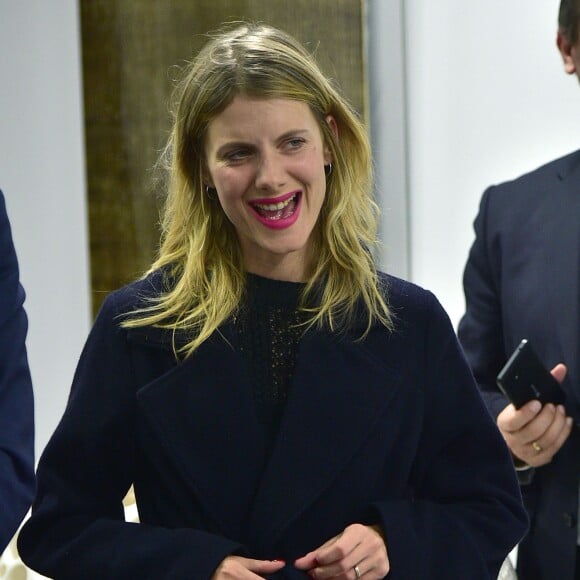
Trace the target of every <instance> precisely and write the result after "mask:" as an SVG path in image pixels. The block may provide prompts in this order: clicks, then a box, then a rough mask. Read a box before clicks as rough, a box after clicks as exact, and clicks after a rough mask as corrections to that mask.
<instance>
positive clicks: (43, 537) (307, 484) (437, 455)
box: [19, 275, 527, 580]
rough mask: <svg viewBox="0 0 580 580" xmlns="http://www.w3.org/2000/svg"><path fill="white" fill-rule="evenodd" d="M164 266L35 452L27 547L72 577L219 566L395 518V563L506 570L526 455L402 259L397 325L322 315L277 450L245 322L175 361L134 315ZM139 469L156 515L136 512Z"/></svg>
mask: <svg viewBox="0 0 580 580" xmlns="http://www.w3.org/2000/svg"><path fill="white" fill-rule="evenodd" d="M159 278H160V276H159V275H153V276H151V277H149V278H148V279H145V280H143V281H140V282H137V283H134V284H132V285H130V286H128V287H125V288H124V289H121V290H120V291H117V292H114V293H112V294H111V295H109V297H108V298H107V300H106V301H105V303H104V305H103V307H102V309H101V312H100V314H99V315H98V317H97V320H96V322H95V324H94V328H93V330H92V332H91V334H90V337H89V339H88V342H87V344H86V347H85V349H84V351H83V354H82V357H81V360H80V363H79V365H78V370H77V372H76V376H75V378H74V384H73V387H72V392H71V396H70V400H69V403H68V406H67V409H66V411H65V413H64V416H63V418H62V421H61V423H60V425H59V426H58V428H57V430H56V432H55V433H54V435H53V437H52V439H51V441H50V442H49V444H48V446H47V447H46V450H45V452H44V454H43V457H42V458H41V460H40V464H39V468H38V473H37V477H38V495H37V498H36V500H35V504H34V508H33V514H32V517H31V518H30V519H29V520H28V522H27V524H26V525H25V527H24V529H23V531H22V532H21V534H20V539H19V549H20V553H21V556H22V558H23V559H24V561H25V562H26V563H27V564H28V565H30V566H31V567H32V568H35V569H37V570H39V571H40V572H41V573H43V574H45V575H48V576H51V577H55V578H57V579H61V578H63V579H65V578H71V579H72V578H75V579H78V578H95V579H96V578H99V579H102V578H107V579H108V580H113V579H123V580H126V579H127V578H130V579H132V578H135V579H143V578H152V579H153V578H156V579H159V578H175V579H183V578H196V579H197V578H199V579H207V578H211V576H212V574H213V572H214V571H215V569H216V567H217V566H218V565H219V563H220V562H221V561H222V560H223V559H224V558H225V557H226V556H228V555H229V554H234V553H235V554H240V555H245V556H248V557H253V558H263V559H282V560H285V561H287V562H288V564H287V566H286V567H285V568H284V569H283V570H282V571H281V572H279V573H277V574H276V575H272V576H271V577H272V578H288V579H293V578H294V579H298V578H302V579H303V578H306V577H307V574H306V573H305V572H301V571H298V570H296V569H295V568H293V566H292V562H293V561H294V559H295V558H297V557H299V556H302V555H304V554H306V553H307V552H308V551H310V550H312V549H314V548H316V547H318V546H320V545H321V544H322V543H323V542H325V541H326V540H328V539H329V538H331V537H333V536H335V535H336V534H338V533H340V532H341V531H342V530H343V529H344V528H345V527H346V526H347V525H349V524H351V523H354V522H362V523H379V524H381V525H382V526H383V528H384V530H385V535H386V544H387V548H388V553H389V558H390V562H391V570H392V571H391V573H390V574H389V578H391V579H393V580H397V579H399V580H400V579H408V580H418V579H421V580H428V579H435V578H441V579H443V578H444V579H446V580H449V579H455V578H456V579H458V580H465V579H466V578H469V579H470V580H483V579H490V578H495V577H496V576H497V572H498V570H499V567H500V565H501V562H502V560H503V559H504V558H505V556H506V554H507V553H508V552H509V551H510V549H511V548H512V547H513V546H514V544H515V543H516V542H517V541H518V540H519V539H520V537H521V536H522V534H523V533H524V532H525V529H526V522H527V519H526V516H525V512H524V510H523V508H522V506H521V499H520V495H519V490H518V485H517V480H516V478H515V474H514V471H513V467H512V464H511V460H510V457H509V455H508V452H507V450H506V447H505V445H504V443H503V440H502V439H501V438H500V436H499V433H498V430H497V428H496V426H495V425H494V423H493V421H492V420H491V417H490V416H489V413H488V412H487V410H486V409H485V406H484V405H483V402H482V400H481V397H480V395H479V393H478V391H477V388H476V386H475V383H474V381H473V378H472V375H471V372H470V370H469V368H468V366H467V364H466V362H465V359H464V357H463V354H462V351H461V350H460V347H459V346H458V343H457V340H456V338H455V335H454V332H453V329H452V327H451V324H450V322H449V320H448V318H447V316H446V315H445V313H444V312H443V310H442V308H441V306H440V305H439V304H438V302H437V301H436V299H435V298H434V297H433V295H432V294H430V293H428V292H426V291H424V290H421V289H419V288H418V287H416V286H413V285H411V284H408V283H405V282H402V281H400V280H396V279H394V278H388V279H387V280H386V282H387V284H388V287H389V300H390V303H391V307H392V309H393V311H394V313H395V316H396V330H395V331H394V332H388V331H387V330H385V329H384V328H383V327H380V326H378V325H377V326H375V327H373V328H372V329H371V331H370V333H369V334H368V336H367V337H366V338H365V339H364V340H362V341H358V342H357V341H355V340H353V338H357V337H359V336H360V333H361V330H362V328H363V327H361V328H356V329H354V328H353V334H352V336H341V337H339V336H337V335H333V334H331V333H329V332H326V331H322V330H311V331H308V332H307V333H306V335H305V336H304V337H303V339H302V341H301V344H300V350H299V355H298V360H297V364H296V368H295V373H294V377H293V382H292V390H291V393H290V397H289V399H288V402H287V406H286V409H285V414H284V416H283V419H282V423H281V426H280V432H279V436H278V439H277V441H276V444H275V446H274V449H273V451H272V453H271V455H270V456H267V455H266V448H267V445H266V440H265V433H264V432H263V431H262V429H261V426H260V425H259V423H258V421H257V417H256V411H255V408H254V403H253V400H252V395H251V392H252V389H251V385H250V383H249V378H248V376H247V374H246V371H245V367H244V362H243V359H242V357H241V355H240V352H239V348H238V345H237V339H236V333H235V332H234V329H233V327H232V326H231V325H230V324H225V325H224V326H223V327H222V328H221V332H219V333H215V335H214V336H213V337H211V339H210V340H208V341H206V342H205V343H204V344H203V345H202V346H201V347H200V348H199V350H198V351H196V353H195V354H194V355H193V356H191V357H189V358H187V359H186V360H185V361H183V362H179V363H178V362H176V359H175V356H174V354H173V352H172V346H171V335H170V333H168V332H165V331H162V330H159V329H155V328H143V329H134V330H126V329H122V328H120V326H119V314H122V313H124V312H127V311H130V310H132V309H133V308H134V307H135V306H137V305H138V304H139V303H140V302H139V301H140V299H141V297H142V296H144V295H148V294H151V293H153V294H155V293H156V292H158V287H159V284H160V282H159ZM131 484H134V488H135V494H136V498H137V504H138V509H139V516H140V521H141V523H140V524H134V523H125V522H124V521H123V508H122V503H121V502H122V499H123V496H124V495H125V493H126V491H127V489H128V488H129V486H130V485H131Z"/></svg>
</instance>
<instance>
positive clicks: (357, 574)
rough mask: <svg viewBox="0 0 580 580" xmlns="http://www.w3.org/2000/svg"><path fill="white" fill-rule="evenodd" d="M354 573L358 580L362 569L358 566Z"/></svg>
mask: <svg viewBox="0 0 580 580" xmlns="http://www.w3.org/2000/svg"><path fill="white" fill-rule="evenodd" d="M354 573H355V575H356V580H358V579H359V578H360V568H359V567H358V564H357V565H356V566H355V567H354Z"/></svg>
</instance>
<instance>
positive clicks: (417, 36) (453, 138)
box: [405, 0, 580, 323]
mask: <svg viewBox="0 0 580 580" xmlns="http://www.w3.org/2000/svg"><path fill="white" fill-rule="evenodd" d="M405 6H406V56H407V67H408V68H407V83H408V85H407V89H408V93H407V94H408V119H409V125H408V149H409V160H410V165H409V186H410V222H411V260H410V262H411V273H410V275H411V278H412V279H413V280H414V281H416V282H418V283H420V284H422V285H424V286H427V287H429V288H430V289H432V290H434V292H435V293H436V294H437V296H438V297H439V298H440V300H441V301H442V303H443V305H444V306H445V307H446V309H447V310H448V312H449V314H450V316H451V318H452V320H453V321H454V322H455V323H456V322H457V321H458V319H459V317H460V315H461V314H462V312H463V308H464V300H463V293H462V289H461V276H462V270H463V266H464V263H465V259H466V257H467V251H468V248H469V246H470V244H471V242H472V239H473V233H472V221H473V219H474V217H475V215H476V211H477V207H478V203H479V198H480V196H481V194H482V192H483V189H484V188H485V187H486V186H487V185H489V184H492V183H497V182H500V181H503V180H506V179H510V178H513V177H516V176H518V175H520V174H521V173H523V172H527V171H529V170H531V169H533V168H534V167H536V166H538V165H540V164H542V163H544V162H547V161H549V160H551V159H553V158H555V157H558V156H560V155H563V154H565V153H568V152H571V151H573V150H576V149H578V148H579V147H580V90H579V86H578V80H577V79H576V77H569V76H567V75H565V73H564V72H563V67H562V64H561V61H560V57H559V54H558V52H557V50H556V47H555V35H556V27H557V26H556V23H557V12H558V6H559V0H525V1H523V0H516V1H508V2H506V0H485V2H465V1H464V0H437V1H436V2H434V1H433V0H407V1H406V2H405ZM579 219H580V216H579Z"/></svg>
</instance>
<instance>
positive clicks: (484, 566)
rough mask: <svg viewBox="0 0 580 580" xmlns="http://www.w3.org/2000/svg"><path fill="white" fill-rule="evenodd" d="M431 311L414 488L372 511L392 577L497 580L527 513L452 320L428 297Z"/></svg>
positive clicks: (517, 537) (504, 447)
mask: <svg viewBox="0 0 580 580" xmlns="http://www.w3.org/2000/svg"><path fill="white" fill-rule="evenodd" d="M431 306H432V307H431V308H429V309H428V311H429V312H430V314H429V315H428V324H427V331H426V340H425V345H424V358H423V360H424V369H425V370H424V380H423V383H424V390H423V398H422V401H421V402H418V403H417V404H420V405H421V404H422V405H423V422H422V425H421V430H422V432H421V435H420V439H419V445H418V449H417V455H416V460H415V463H414V466H413V472H412V476H411V486H410V487H411V490H410V493H409V497H408V498H404V499H398V500H393V501H386V502H379V503H377V504H376V508H377V509H378V511H379V514H380V516H379V517H380V519H381V520H382V525H383V527H384V530H385V535H386V545H387V550H388V553H389V558H390V561H391V574H390V575H389V579H390V580H399V579H407V578H422V579H429V580H435V579H441V580H443V579H447V578H469V579H470V580H484V579H495V578H497V575H498V572H499V569H500V567H501V564H502V562H503V560H504V559H505V557H506V556H507V554H508V553H509V552H510V551H511V549H512V548H513V547H514V546H515V545H516V544H517V542H518V541H519V540H520V539H521V537H522V536H523V535H524V533H525V531H526V527H527V516H526V513H525V510H524V508H523V506H522V502H521V496H520V492H519V487H518V484H517V480H516V477H515V473H514V469H513V466H512V463H511V458H510V456H509V452H508V450H507V447H506V446H505V443H504V442H503V440H502V438H501V436H500V434H499V431H498V429H497V427H496V426H495V424H494V423H493V420H492V419H491V417H490V415H489V413H488V412H487V410H486V408H485V405H484V404H483V401H482V400H481V397H480V395H479V392H478V390H477V387H476V385H475V383H474V380H473V376H472V374H471V372H470V370H469V367H468V365H467V363H466V361H465V358H464V356H463V353H462V351H461V348H460V346H459V344H458V342H457V339H456V337H455V334H454V332H453V328H452V326H451V323H450V321H449V319H448V318H447V315H446V314H445V312H444V311H443V309H442V308H441V306H440V305H439V304H438V302H437V301H436V299H435V298H434V297H432V305H431ZM417 428H420V427H419V425H417Z"/></svg>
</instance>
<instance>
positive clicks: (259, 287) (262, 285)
mask: <svg viewBox="0 0 580 580" xmlns="http://www.w3.org/2000/svg"><path fill="white" fill-rule="evenodd" d="M304 286H305V284H303V283H298V282H282V281H278V280H270V279H268V278H263V277H261V276H257V275H255V274H248V276H247V291H246V296H245V299H244V303H243V306H242V308H241V309H240V311H239V313H238V314H237V315H236V317H235V320H234V324H235V326H236V329H237V331H238V334H239V342H240V348H241V352H242V356H243V357H244V359H245V361H246V367H247V371H248V375H249V377H250V382H251V384H252V393H253V397H254V401H255V404H256V413H257V416H258V420H259V421H260V423H261V424H262V425H264V426H265V427H266V429H267V430H268V432H269V433H268V435H269V440H270V443H273V441H274V440H275V438H276V435H277V433H278V429H279V426H280V421H281V418H282V414H283V412H284V407H285V405H286V401H287V399H288V396H289V394H290V389H291V384H292V377H293V374H294V367H295V364H296V358H297V355H298V345H299V343H300V338H301V336H302V333H303V332H304V330H303V328H301V327H300V326H299V324H300V322H301V321H303V320H304V315H303V314H302V313H300V312H298V303H299V300H300V293H301V291H302V289H303V288H304Z"/></svg>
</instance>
